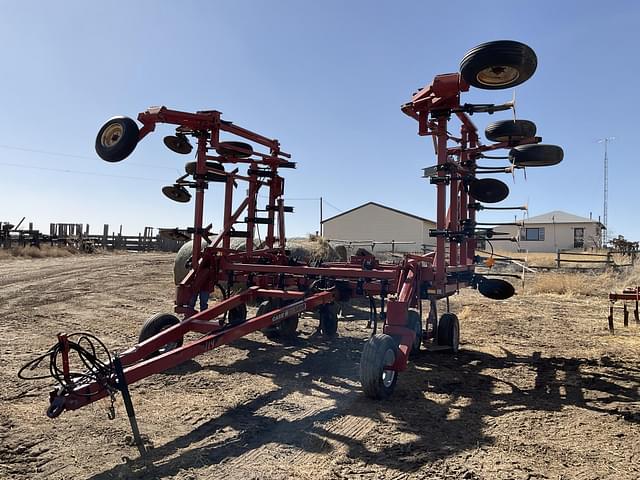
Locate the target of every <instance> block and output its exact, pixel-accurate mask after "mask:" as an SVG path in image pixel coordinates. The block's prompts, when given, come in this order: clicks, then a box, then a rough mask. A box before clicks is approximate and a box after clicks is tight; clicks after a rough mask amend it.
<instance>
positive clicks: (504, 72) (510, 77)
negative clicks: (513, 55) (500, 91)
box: [476, 65, 520, 87]
mask: <svg viewBox="0 0 640 480" xmlns="http://www.w3.org/2000/svg"><path fill="white" fill-rule="evenodd" d="M518 78H520V71H519V70H518V69H516V68H513V67H509V66H507V65H494V66H492V67H487V68H484V69H482V70H480V71H479V72H478V73H477V75H476V80H478V82H480V83H481V84H482V85H487V86H491V87H496V86H501V85H509V84H511V83H513V82H515V81H516V80H518Z"/></svg>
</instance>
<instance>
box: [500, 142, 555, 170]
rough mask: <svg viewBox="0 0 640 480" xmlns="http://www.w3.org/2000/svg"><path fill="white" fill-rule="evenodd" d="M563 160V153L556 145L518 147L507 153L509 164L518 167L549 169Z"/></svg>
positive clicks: (539, 144)
mask: <svg viewBox="0 0 640 480" xmlns="http://www.w3.org/2000/svg"><path fill="white" fill-rule="evenodd" d="M563 158H564V151H563V150H562V148H561V147H559V146H557V145H546V144H542V143H536V144H531V145H519V146H517V147H514V148H512V149H511V151H510V152H509V159H510V160H511V163H513V164H514V165H516V166H518V167H549V166H551V165H557V164H558V163H560V162H561V161H562V159H563Z"/></svg>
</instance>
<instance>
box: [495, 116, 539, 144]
mask: <svg viewBox="0 0 640 480" xmlns="http://www.w3.org/2000/svg"><path fill="white" fill-rule="evenodd" d="M484 135H485V137H487V140H489V141H491V142H519V141H520V140H523V139H525V138H531V137H535V136H536V124H535V123H533V122H531V121H529V120H501V121H499V122H494V123H491V124H489V125H488V126H487V128H485V130H484Z"/></svg>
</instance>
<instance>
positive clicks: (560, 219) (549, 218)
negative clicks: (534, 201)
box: [525, 210, 600, 223]
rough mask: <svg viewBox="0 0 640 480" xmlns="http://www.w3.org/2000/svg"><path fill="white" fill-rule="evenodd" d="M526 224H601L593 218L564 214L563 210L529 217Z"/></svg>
mask: <svg viewBox="0 0 640 480" xmlns="http://www.w3.org/2000/svg"><path fill="white" fill-rule="evenodd" d="M525 223H600V222H599V221H598V220H593V219H592V218H586V217H580V216H578V215H573V214H572V213H567V212H563V211H562V210H554V211H553V212H548V213H543V214H542V215H536V216H535V217H529V218H528V219H526V220H525Z"/></svg>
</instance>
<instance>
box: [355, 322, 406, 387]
mask: <svg viewBox="0 0 640 480" xmlns="http://www.w3.org/2000/svg"><path fill="white" fill-rule="evenodd" d="M398 353H399V352H398V344H397V343H396V341H395V340H394V339H393V337H390V336H389V335H386V334H384V333H378V334H376V335H374V336H372V337H371V338H369V340H367V342H366V343H365V344H364V348H363V349H362V355H361V357H360V384H361V385H362V391H363V392H364V394H365V395H366V396H367V397H369V398H373V399H376V400H380V399H383V398H388V397H389V396H390V395H391V394H392V393H393V390H394V389H395V387H396V383H397V381H398V373H397V372H394V371H391V370H385V368H384V367H385V366H390V365H393V364H394V363H395V359H396V358H397V356H398Z"/></svg>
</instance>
